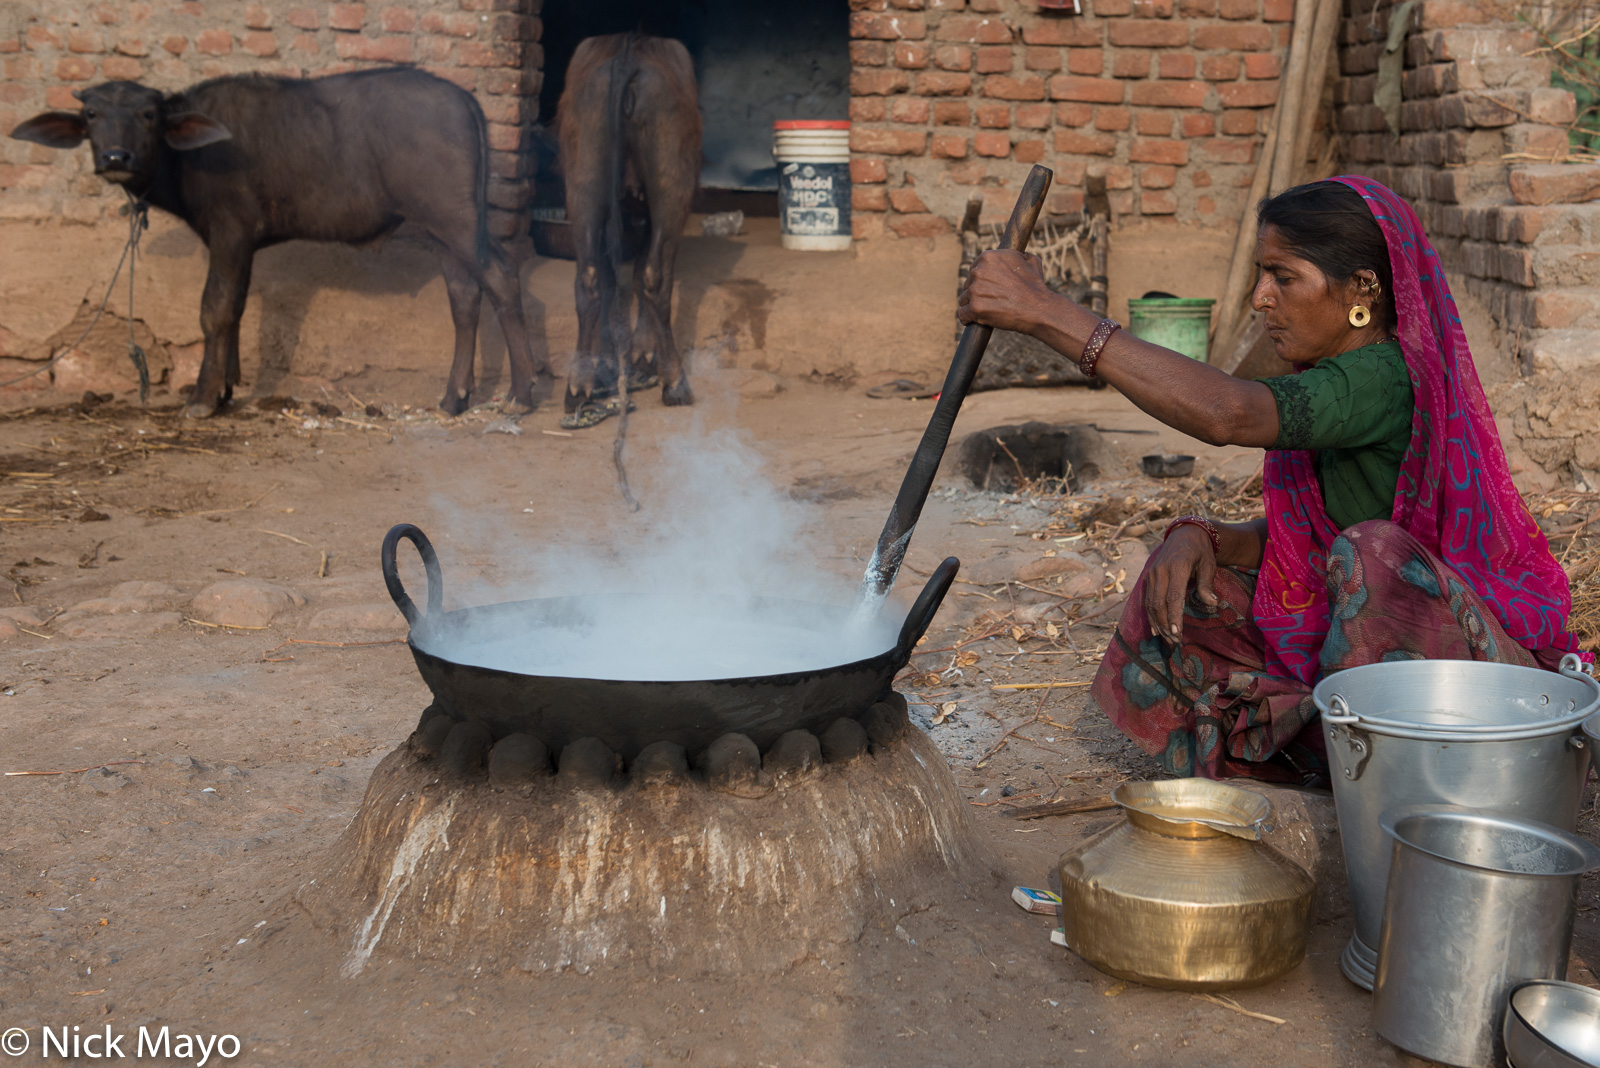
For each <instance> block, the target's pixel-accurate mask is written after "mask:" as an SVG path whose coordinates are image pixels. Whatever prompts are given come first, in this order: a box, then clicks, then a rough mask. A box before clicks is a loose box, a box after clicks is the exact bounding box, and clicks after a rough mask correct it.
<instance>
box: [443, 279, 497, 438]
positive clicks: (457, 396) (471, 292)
mask: <svg viewBox="0 0 1600 1068" xmlns="http://www.w3.org/2000/svg"><path fill="white" fill-rule="evenodd" d="M443 265H444V285H445V290H446V291H447V292H448V293H449V294H450V318H451V319H452V320H454V321H455V324H456V352H455V357H454V358H453V359H452V360H451V362H450V380H449V381H448V382H447V383H446V384H445V387H444V399H443V400H441V401H440V402H439V407H440V408H442V409H444V411H445V412H446V413H447V414H449V415H460V414H461V413H462V412H464V411H466V410H467V405H468V403H469V400H468V398H470V397H471V396H472V384H473V380H472V360H473V356H474V355H475V354H476V352H477V349H478V308H479V306H480V305H481V304H482V303H483V290H482V288H481V287H479V285H478V283H477V281H476V280H474V279H473V277H472V272H471V271H470V270H468V269H467V267H466V265H464V264H463V263H461V261H460V259H459V258H458V257H457V256H456V255H455V254H454V253H451V252H446V253H445V255H444V257H443ZM507 345H508V347H509V345H510V341H509V339H508V341H507Z"/></svg>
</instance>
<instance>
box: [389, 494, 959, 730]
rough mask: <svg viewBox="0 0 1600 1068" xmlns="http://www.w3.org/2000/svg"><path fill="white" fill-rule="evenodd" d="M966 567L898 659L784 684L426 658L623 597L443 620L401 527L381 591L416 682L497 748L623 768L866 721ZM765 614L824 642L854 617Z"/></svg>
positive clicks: (794, 604)
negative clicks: (731, 740) (400, 563)
mask: <svg viewBox="0 0 1600 1068" xmlns="http://www.w3.org/2000/svg"><path fill="white" fill-rule="evenodd" d="M402 538H404V539H407V540H409V541H410V542H411V543H412V544H413V545H415V546H416V547H417V552H418V553H420V554H421V556H422V564H423V567H424V568H425V569H426V571H427V575H428V610H427V612H425V613H424V612H422V611H420V610H419V609H418V608H417V606H416V603H415V602H414V601H412V599H411V597H410V596H409V595H408V594H407V593H406V591H405V587H404V586H403V585H402V584H401V582H400V575H399V572H398V569H397V566H396V560H395V551H396V549H397V548H398V546H399V543H400V540H401V539H402ZM959 566H960V562H959V561H957V560H956V559H955V558H954V557H951V558H949V559H947V560H945V561H944V563H942V564H940V565H939V567H938V568H937V569H936V570H935V571H934V573H933V577H932V578H930V579H929V580H928V584H927V585H926V586H924V587H923V589H922V593H921V594H920V595H919V596H918V597H917V600H916V603H915V604H913V605H912V606H911V611H910V612H909V613H907V615H906V619H905V623H904V624H903V625H902V626H901V628H900V636H899V639H898V640H897V641H896V642H895V644H894V647H893V648H891V649H889V650H887V651H886V652H882V653H879V654H877V655H876V656H870V657H867V658H865V659H862V660H857V661H854V662H852V663H848V664H838V665H834V666H831V667H819V668H817V669H816V670H814V671H799V672H791V673H788V674H783V675H764V676H758V677H755V678H738V679H696V680H693V681H687V682H634V681H626V680H617V679H583V678H565V677H560V676H550V675H524V674H520V673H518V672H514V671H502V670H498V669H495V668H485V667H477V666H474V665H471V664H460V663H456V662H454V661H451V660H447V659H445V658H443V657H441V656H436V655H435V654H433V653H431V652H429V651H428V649H429V645H430V643H432V644H433V645H434V647H435V648H442V647H444V646H445V644H446V642H445V639H446V636H447V635H448V633H449V631H450V629H451V628H460V627H468V626H471V627H473V628H474V629H477V628H478V627H482V626H484V625H489V626H491V627H495V626H497V625H501V624H503V625H504V627H508V628H516V629H518V630H520V631H521V632H523V633H525V634H526V635H527V639H528V641H529V642H530V643H532V642H538V641H539V632H540V628H541V627H566V626H571V625H573V624H574V623H575V622H580V621H581V620H583V619H584V618H585V616H586V615H587V614H588V613H590V612H592V611H593V609H594V608H595V604H596V601H597V600H599V599H601V598H603V597H607V596H610V597H626V595H619V594H612V595H604V594H600V595H595V596H593V597H542V598H538V599H535V600H527V601H508V602H505V603H502V604H492V605H484V606H481V607H477V608H458V609H455V610H454V611H451V612H446V611H444V580H443V573H442V571H441V569H440V567H439V557H438V555H437V554H436V553H435V552H434V549H433V545H432V544H431V543H430V542H429V541H428V538H427V535H425V534H423V532H422V531H421V530H419V529H418V528H417V527H415V526H413V525H411V524H410V523H402V524H401V525H399V526H397V527H395V528H394V529H393V530H391V531H389V533H388V535H387V536H386V537H385V538H384V539H383V581H384V582H385V583H386V584H387V585H388V587H389V596H391V597H393V598H394V603H395V605H396V606H397V607H398V608H399V609H400V611H401V613H402V614H403V615H404V616H405V617H406V621H407V622H408V623H410V624H411V633H410V636H409V637H408V639H407V644H408V645H409V646H410V647H411V655H412V656H413V657H414V658H415V659H416V662H417V670H418V671H420V672H421V673H422V679H423V681H424V682H426V683H427V684H428V689H430V690H432V691H433V695H434V698H435V699H436V700H437V701H438V703H439V704H440V705H441V706H442V707H443V708H444V709H445V711H447V712H449V713H450V714H451V715H452V716H454V717H455V718H457V719H461V720H471V721H473V722H477V723H481V724H483V725H484V726H485V727H487V728H489V731H490V733H492V734H493V735H494V737H495V738H503V737H505V736H506V735H508V734H516V733H526V734H532V735H534V736H535V737H537V738H539V740H540V741H542V742H544V743H545V745H547V746H549V747H550V748H551V749H552V750H553V751H557V752H559V751H560V749H561V747H562V746H564V745H566V744H567V743H569V742H572V741H575V740H577V739H579V738H585V737H593V738H598V739H600V740H601V741H602V742H604V743H605V744H606V745H607V746H609V747H610V748H611V749H612V750H614V751H615V752H618V753H621V754H622V757H623V759H624V760H631V759H633V757H634V756H636V755H637V754H638V752H639V750H641V749H643V748H644V747H645V746H647V745H649V744H651V743H652V742H659V741H669V742H676V743H677V744H679V745H681V746H683V747H684V748H685V749H687V750H688V751H689V752H690V753H691V754H693V753H696V752H699V751H700V750H702V749H704V748H705V747H706V746H707V745H709V744H711V742H712V741H713V740H714V739H716V738H718V737H719V736H721V735H724V734H727V733H729V732H731V731H737V732H739V733H741V734H747V735H749V736H750V737H751V739H753V740H754V741H755V743H756V744H757V745H758V746H760V747H761V748H762V749H765V748H767V747H768V746H769V745H771V744H772V743H773V742H775V741H776V740H777V738H778V735H780V734H782V733H783V732H784V731H791V730H796V729H800V730H810V731H822V730H825V729H827V727H828V725H829V724H831V723H832V722H833V721H834V720H836V719H838V718H839V717H840V716H858V715H860V714H861V713H862V712H864V711H866V710H867V708H869V707H870V706H871V705H872V704H873V702H875V701H881V700H882V699H883V698H884V697H886V696H887V695H888V693H889V688H890V684H891V682H892V681H893V680H894V677H895V675H896V674H897V673H898V672H899V671H900V669H901V668H903V667H905V666H906V661H907V660H908V659H909V658H910V656H911V651H912V648H913V647H914V646H915V645H916V644H917V641H918V639H920V638H921V637H922V635H923V632H924V631H926V630H927V629H928V624H929V623H931V622H932V621H933V617H934V614H935V613H936V612H938V610H939V605H940V603H941V602H942V601H943V600H944V595H945V592H946V591H947V590H949V588H950V583H951V582H953V581H954V580H955V575H956V569H957V568H958V567H959ZM768 605H769V606H771V607H776V608H779V609H781V610H782V611H783V612H784V613H785V614H786V615H788V616H790V617H791V618H792V619H793V620H794V621H795V622H796V623H797V624H802V625H809V626H810V627H813V628H815V629H818V630H819V631H820V630H823V629H824V628H832V629H837V628H840V627H843V626H845V625H846V624H847V622H848V620H849V617H850V614H851V612H852V611H853V610H854V609H853V608H852V607H849V606H841V605H825V604H817V603H815V602H810V601H798V600H795V601H776V600H774V601H769V602H768Z"/></svg>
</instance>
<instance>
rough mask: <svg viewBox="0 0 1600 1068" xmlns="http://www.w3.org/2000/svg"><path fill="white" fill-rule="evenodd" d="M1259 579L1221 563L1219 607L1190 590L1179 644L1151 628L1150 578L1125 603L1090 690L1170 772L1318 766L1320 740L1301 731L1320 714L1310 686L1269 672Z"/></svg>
mask: <svg viewBox="0 0 1600 1068" xmlns="http://www.w3.org/2000/svg"><path fill="white" fill-rule="evenodd" d="M1255 581H1256V580H1255V574H1254V572H1249V571H1239V570H1235V569H1233V568H1219V569H1218V571H1217V575H1216V580H1215V583H1214V587H1213V588H1214V589H1215V591H1216V594H1217V604H1216V606H1214V607H1208V606H1206V605H1204V604H1201V603H1200V602H1199V601H1198V600H1196V599H1195V598H1194V597H1193V596H1192V595H1191V596H1190V597H1189V598H1188V600H1187V601H1186V602H1185V603H1184V622H1183V640H1182V642H1181V643H1174V642H1172V641H1170V640H1168V639H1166V638H1164V637H1162V636H1161V635H1159V634H1156V633H1154V632H1153V631H1152V630H1151V628H1150V624H1149V621H1148V619H1147V617H1146V615H1145V608H1144V597H1145V583H1144V576H1140V579H1139V582H1138V584H1137V585H1136V586H1135V587H1134V589H1133V592H1132V593H1131V594H1130V595H1129V597H1128V602H1127V604H1126V605H1125V606H1124V607H1123V611H1122V619H1121V620H1120V621H1119V622H1118V624H1117V630H1116V634H1115V635H1114V636H1113V638H1112V641H1111V647H1110V648H1109V649H1107V650H1106V655H1105V659H1104V660H1102V661H1101V663H1100V670H1099V673H1098V674H1097V675H1096V676H1095V680H1094V685H1093V688H1092V689H1091V691H1090V692H1091V693H1092V694H1093V695H1094V698H1095V700H1096V701H1098V702H1099V703H1100V707H1101V708H1102V709H1104V710H1105V713H1106V715H1107V717H1109V718H1110V720H1111V722H1112V724H1113V725H1114V726H1115V727H1116V728H1117V729H1118V730H1120V731H1122V732H1123V733H1124V734H1126V735H1127V736H1128V737H1130V738H1132V739H1133V740H1134V741H1135V742H1137V743H1138V744H1139V746H1140V747H1141V748H1143V749H1144V750H1145V751H1146V752H1148V753H1150V754H1151V755H1153V756H1155V757H1156V758H1157V759H1158V760H1160V761H1161V764H1162V766H1163V767H1165V768H1166V769H1167V770H1168V771H1169V772H1171V773H1172V774H1174V775H1200V776H1204V777H1206V778H1213V779H1216V778H1225V777H1227V776H1231V775H1247V776H1251V777H1253V778H1261V779H1273V780H1278V781H1299V780H1301V779H1303V778H1304V777H1305V774H1306V772H1308V771H1316V770H1320V768H1321V767H1322V759H1321V746H1320V745H1319V744H1317V743H1318V742H1320V737H1316V736H1315V735H1316V732H1315V731H1306V730H1305V728H1306V725H1307V724H1308V723H1309V722H1310V721H1311V719H1312V717H1313V716H1314V714H1315V711H1316V710H1315V706H1313V705H1312V703H1311V701H1310V695H1309V692H1308V691H1307V688H1306V687H1305V686H1304V685H1303V684H1301V683H1300V682H1299V681H1297V680H1295V679H1290V678H1280V677H1277V676H1273V675H1269V674H1267V673H1266V671H1265V665H1264V656H1263V650H1264V647H1265V643H1264V641H1263V639H1262V636H1261V631H1260V630H1259V628H1257V627H1256V625H1255V622H1254V619H1253V617H1252V614H1251V609H1250V602H1251V599H1252V597H1253V596H1254V594H1255ZM1302 734H1304V735H1305V738H1301V737H1300V736H1301V735H1302ZM1307 743H1309V744H1307Z"/></svg>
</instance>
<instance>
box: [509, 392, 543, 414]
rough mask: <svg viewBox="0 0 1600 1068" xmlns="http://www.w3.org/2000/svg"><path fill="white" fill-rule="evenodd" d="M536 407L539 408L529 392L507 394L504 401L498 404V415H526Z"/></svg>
mask: <svg viewBox="0 0 1600 1068" xmlns="http://www.w3.org/2000/svg"><path fill="white" fill-rule="evenodd" d="M537 407H539V402H538V400H537V399H535V398H534V396H533V395H532V393H531V392H529V393H522V394H516V393H513V394H509V395H508V396H507V397H506V399H505V400H503V401H501V402H500V414H501V415H527V414H528V413H530V412H532V411H533V410H534V409H535V408H537Z"/></svg>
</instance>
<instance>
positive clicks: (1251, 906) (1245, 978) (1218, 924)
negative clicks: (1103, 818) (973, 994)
mask: <svg viewBox="0 0 1600 1068" xmlns="http://www.w3.org/2000/svg"><path fill="white" fill-rule="evenodd" d="M1111 798H1112V800H1114V801H1115V802H1116V803H1117V804H1118V805H1120V806H1122V810H1123V813H1124V814H1125V815H1126V816H1127V819H1126V820H1124V821H1123V822H1122V823H1120V824H1118V825H1117V826H1115V827H1112V828H1111V829H1110V830H1107V831H1105V832H1103V833H1101V834H1098V835H1096V836H1094V837H1093V838H1091V839H1089V840H1088V841H1087V842H1085V843H1083V844H1082V845H1080V846H1078V847H1077V848H1076V849H1073V850H1071V851H1069V852H1067V853H1063V854H1062V856H1061V922H1062V926H1063V928H1064V929H1065V933H1066V939H1067V945H1068V946H1070V947H1071V948H1072V950H1073V951H1074V952H1075V953H1077V954H1078V955H1079V956H1080V957H1082V958H1083V959H1084V960H1086V961H1088V962H1089V963H1090V964H1092V965H1094V966H1095V967H1096V968H1099V969H1100V970H1101V971H1103V972H1108V973H1110V974H1111V975H1114V976H1117V977H1118V978H1120V979H1131V980H1133V981H1135V982H1139V983H1146V984H1148V985H1150V986H1163V987H1172V988H1175V989H1179V990H1223V989H1228V988H1230V987H1241V986H1252V985H1254V984H1256V983H1265V982H1268V981H1270V980H1273V979H1276V978H1278V976H1280V975H1283V974H1284V973H1286V972H1288V971H1289V970H1290V969H1292V968H1293V967H1294V966H1295V965H1297V964H1299V963H1300V961H1301V958H1303V957H1304V956H1305V950H1306V927H1307V924H1308V923H1309V921H1310V918H1311V892H1312V890H1313V889H1314V888H1315V885H1316V884H1315V883H1314V882H1313V880H1312V878H1311V876H1310V875H1308V874H1307V873H1306V872H1305V870H1304V869H1303V868H1301V867H1300V866H1299V865H1298V864H1296V863H1295V862H1294V861H1292V860H1290V859H1289V858H1288V857H1285V856H1284V855H1283V854H1282V853H1279V852H1278V851H1277V850H1275V849H1273V848H1272V847H1271V846H1269V845H1267V844H1266V843H1265V842H1263V841H1261V835H1262V832H1263V829H1264V828H1266V826H1267V821H1268V819H1269V817H1270V816H1271V814H1272V805H1271V803H1270V802H1269V801H1268V800H1267V799H1266V798H1265V797H1262V796H1261V795H1260V794H1256V793H1252V792H1250V791H1248V790H1242V789H1240V788H1239V787H1237V786H1229V785H1227V784H1225V783H1219V782H1212V781H1211V780H1209V779H1172V780H1169V781H1166V782H1125V783H1122V784H1121V785H1119V786H1118V787H1117V788H1116V789H1115V790H1113V791H1112V792H1111Z"/></svg>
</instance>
